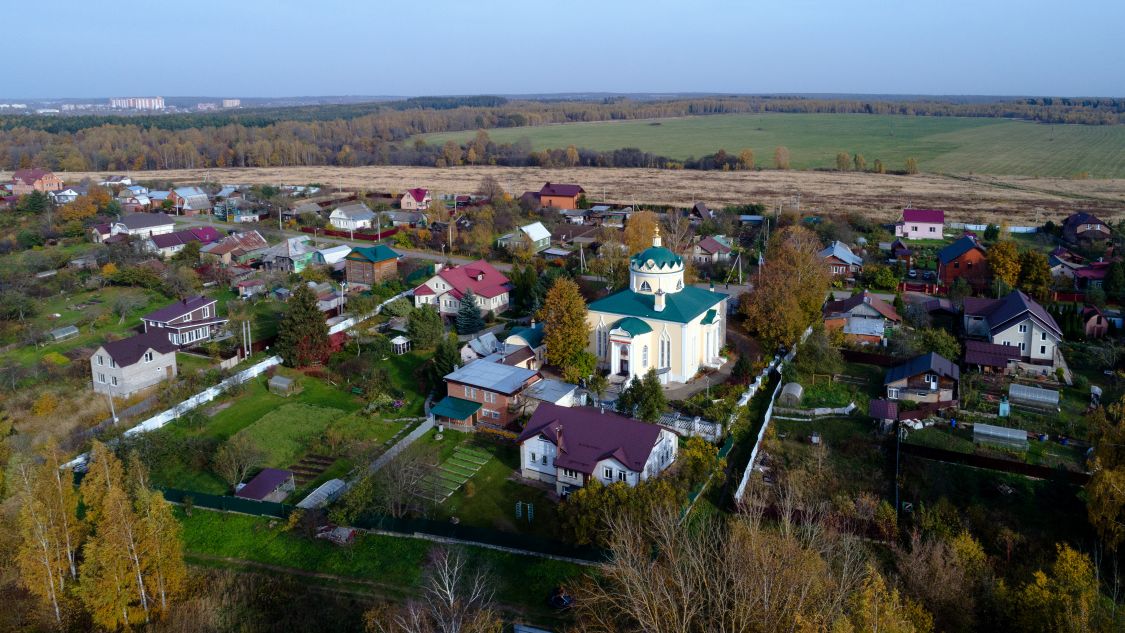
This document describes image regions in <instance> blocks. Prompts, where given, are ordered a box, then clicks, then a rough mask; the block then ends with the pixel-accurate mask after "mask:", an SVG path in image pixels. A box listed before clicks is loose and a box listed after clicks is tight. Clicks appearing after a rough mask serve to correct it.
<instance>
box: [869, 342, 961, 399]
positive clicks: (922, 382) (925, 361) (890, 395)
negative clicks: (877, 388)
mask: <svg viewBox="0 0 1125 633" xmlns="http://www.w3.org/2000/svg"><path fill="white" fill-rule="evenodd" d="M960 378H961V370H960V369H959V368H958V367H957V365H955V364H954V363H953V361H951V360H949V359H948V358H945V357H944V356H942V355H941V354H936V353H934V352H930V353H928V354H922V355H920V356H915V357H914V358H911V359H910V360H908V361H906V362H905V363H903V364H901V365H896V366H895V367H892V368H891V369H889V370H887V374H886V376H885V377H884V378H883V385H884V386H885V387H886V388H887V399H888V400H910V401H913V402H920V403H925V404H937V403H953V402H955V401H956V400H957V381H958V380H960Z"/></svg>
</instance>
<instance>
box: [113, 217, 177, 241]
mask: <svg viewBox="0 0 1125 633" xmlns="http://www.w3.org/2000/svg"><path fill="white" fill-rule="evenodd" d="M175 228H176V221H175V220H173V219H172V217H171V216H169V215H168V214H166V213H132V214H129V215H123V216H121V219H120V220H118V221H116V222H114V223H113V224H111V225H110V235H128V236H132V237H139V238H146V237H152V236H153V235H163V234H165V233H171V232H172V231H173V230H174V229H175ZM102 241H104V238H103V239H102Z"/></svg>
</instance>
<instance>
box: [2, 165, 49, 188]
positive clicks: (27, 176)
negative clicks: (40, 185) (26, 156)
mask: <svg viewBox="0 0 1125 633" xmlns="http://www.w3.org/2000/svg"><path fill="white" fill-rule="evenodd" d="M51 173H52V172H51V170H49V169H19V170H16V172H15V173H14V174H12V180H13V181H15V180H18V181H20V182H22V183H24V184H27V185H33V184H35V182H36V181H37V180H39V179H41V178H43V177H44V176H50V175H51Z"/></svg>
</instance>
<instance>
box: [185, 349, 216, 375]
mask: <svg viewBox="0 0 1125 633" xmlns="http://www.w3.org/2000/svg"><path fill="white" fill-rule="evenodd" d="M215 365H216V363H215V362H214V361H213V360H211V359H210V358H203V357H201V356H196V355H195V354H185V353H184V352H177V353H176V369H177V371H178V372H179V373H180V375H181V376H187V375H189V374H198V373H200V372H204V371H207V370H208V369H211V368H212V367H214V366H215Z"/></svg>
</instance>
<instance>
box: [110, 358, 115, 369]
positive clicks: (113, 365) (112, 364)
mask: <svg viewBox="0 0 1125 633" xmlns="http://www.w3.org/2000/svg"><path fill="white" fill-rule="evenodd" d="M109 366H110V367H113V368H114V369H116V368H117V361H115V360H113V359H112V358H111V359H109Z"/></svg>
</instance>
